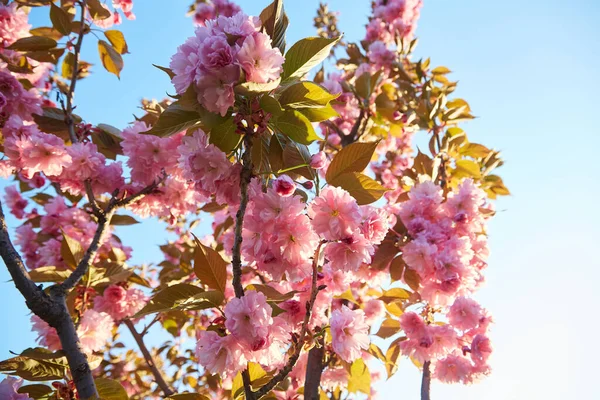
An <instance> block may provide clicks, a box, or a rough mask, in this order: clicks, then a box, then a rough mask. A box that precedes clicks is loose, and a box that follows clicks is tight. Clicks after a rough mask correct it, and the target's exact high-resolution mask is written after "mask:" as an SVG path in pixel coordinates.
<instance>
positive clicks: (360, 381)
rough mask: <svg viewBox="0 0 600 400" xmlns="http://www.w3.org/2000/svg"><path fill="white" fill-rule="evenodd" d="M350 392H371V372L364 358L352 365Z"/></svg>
mask: <svg viewBox="0 0 600 400" xmlns="http://www.w3.org/2000/svg"><path fill="white" fill-rule="evenodd" d="M348 392H350V393H356V392H363V393H366V394H368V395H370V394H371V373H370V372H369V368H368V367H367V365H366V364H365V362H364V361H363V359H362V358H359V359H358V360H355V361H354V362H353V363H352V365H351V366H350V377H349V378H348Z"/></svg>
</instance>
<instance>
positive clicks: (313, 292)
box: [254, 242, 325, 399]
mask: <svg viewBox="0 0 600 400" xmlns="http://www.w3.org/2000/svg"><path fill="white" fill-rule="evenodd" d="M324 243H325V242H321V243H319V246H318V247H317V250H316V251H315V255H314V257H313V262H312V281H311V289H310V298H309V300H308V301H307V302H306V313H305V314H304V321H302V328H301V329H300V337H299V339H298V342H297V343H296V348H295V349H294V353H293V354H292V355H290V357H289V358H288V361H287V363H286V365H285V366H284V367H283V368H282V369H281V370H279V372H278V373H277V375H275V376H274V377H273V378H271V380H270V381H269V382H267V383H266V384H265V385H264V386H263V387H261V388H260V389H259V390H257V391H256V392H254V394H255V395H256V399H260V398H261V397H262V396H264V395H266V394H268V393H269V392H270V391H271V390H273V388H274V387H275V386H277V384H278V383H279V382H281V381H283V380H284V379H285V378H286V377H287V376H288V374H289V373H290V372H292V369H293V368H294V365H296V362H297V361H298V358H300V353H301V352H302V347H304V341H305V339H306V333H307V332H308V324H309V322H310V316H311V313H312V309H313V306H314V304H315V300H316V299H317V295H318V294H319V288H318V287H317V281H318V273H319V271H318V267H319V257H320V254H321V246H323V244H324ZM311 351H312V350H311Z"/></svg>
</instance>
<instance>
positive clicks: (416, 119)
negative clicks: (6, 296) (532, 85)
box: [0, 0, 509, 400]
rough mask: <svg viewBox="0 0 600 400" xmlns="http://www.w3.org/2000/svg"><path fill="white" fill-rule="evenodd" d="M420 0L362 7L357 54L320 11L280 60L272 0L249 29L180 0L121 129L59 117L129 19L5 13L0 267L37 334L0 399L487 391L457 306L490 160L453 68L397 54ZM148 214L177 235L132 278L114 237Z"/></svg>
mask: <svg viewBox="0 0 600 400" xmlns="http://www.w3.org/2000/svg"><path fill="white" fill-rule="evenodd" d="M421 5H422V4H421V1H420V0H386V1H384V0H378V1H375V2H373V8H372V14H371V15H370V16H369V19H368V21H367V22H368V23H367V28H366V34H365V36H364V38H363V40H361V41H360V43H352V42H351V41H349V39H348V38H344V40H342V34H341V33H340V32H339V29H338V27H337V21H338V14H337V13H335V12H332V11H330V10H329V8H328V7H327V6H326V5H325V4H321V5H320V7H319V9H318V12H317V17H316V18H315V27H316V28H317V33H318V36H317V37H311V38H305V39H302V40H300V41H298V42H297V43H295V44H293V45H291V46H288V44H287V43H286V39H285V32H286V29H287V27H288V25H289V24H290V23H293V21H291V20H290V18H289V17H288V16H287V15H286V13H285V10H284V4H283V1H282V0H275V1H273V2H272V3H270V4H265V6H266V7H265V9H264V10H263V11H262V12H261V14H260V16H257V17H253V16H248V15H246V14H244V13H243V12H242V10H241V9H240V8H239V7H238V6H237V5H235V4H233V3H232V2H230V1H229V0H198V1H197V2H195V3H194V4H193V5H192V6H191V7H190V9H189V12H190V14H192V15H193V21H194V22H195V23H196V25H197V28H196V30H195V32H194V35H193V36H191V37H190V38H188V39H187V40H186V41H185V42H184V43H183V44H181V46H179V47H178V49H177V52H176V53H175V54H174V55H173V56H172V58H171V60H170V63H169V65H168V67H166V66H165V67H159V68H160V69H161V70H163V71H165V72H166V73H167V74H168V76H169V78H170V80H171V82H172V84H173V86H174V89H175V94H174V95H173V96H172V97H170V98H168V99H164V100H161V101H156V100H144V101H143V102H142V107H141V108H142V110H143V114H142V115H140V116H137V117H136V121H135V122H133V123H132V124H130V125H129V126H127V127H124V129H122V130H121V129H118V128H115V127H113V126H111V125H108V124H105V123H99V124H91V123H87V122H85V116H79V115H76V114H75V112H76V107H75V104H74V102H73V99H74V94H75V88H76V86H77V85H76V84H77V81H78V80H81V79H84V78H85V79H87V76H88V75H89V73H90V69H91V67H92V63H89V62H86V61H85V60H82V59H81V54H82V48H83V46H86V45H88V44H89V43H90V42H93V41H96V44H97V48H98V56H99V59H100V64H101V65H102V66H103V67H104V68H105V69H106V70H107V71H108V72H110V73H112V74H114V75H117V76H119V75H120V72H121V70H122V69H123V68H124V60H123V55H125V54H127V53H128V46H127V42H126V40H125V37H124V35H123V33H122V32H121V31H119V30H118V29H116V27H118V25H119V24H121V23H122V22H123V18H126V19H134V18H135V16H134V15H133V13H132V7H133V3H132V2H131V1H130V0H119V1H117V0H114V1H112V2H103V1H99V0H77V1H71V2H60V4H58V3H55V2H46V1H39V2H31V1H25V0H23V1H21V0H14V1H9V0H5V1H2V2H0V33H2V37H1V39H2V42H1V43H0V59H1V61H0V64H2V70H1V71H0V128H1V130H2V137H3V143H2V148H1V149H0V150H1V151H2V152H3V154H4V157H3V158H2V160H0V173H1V174H2V176H3V177H5V178H9V177H12V178H13V179H14V180H15V181H16V183H17V186H8V187H7V189H6V196H5V202H4V204H5V205H6V206H7V207H8V209H10V212H11V214H12V215H13V217H14V219H16V220H20V221H21V223H20V224H19V225H18V226H17V224H15V228H14V229H12V230H11V229H9V227H8V225H12V221H11V220H9V221H8V224H7V221H6V220H5V218H4V214H3V213H1V212H0V255H1V256H2V259H3V260H4V263H5V264H6V266H7V268H8V270H9V272H10V274H11V277H12V279H13V282H14V284H15V286H16V288H17V289H18V291H19V292H20V293H21V295H22V296H23V297H24V298H25V302H26V304H27V306H28V307H29V309H30V310H31V311H32V313H33V315H32V329H33V330H34V331H35V332H36V333H37V334H38V340H37V342H38V347H35V348H29V349H25V350H23V351H22V352H21V353H20V354H18V355H16V356H14V357H12V358H10V359H9V360H7V362H0V372H4V373H8V374H11V375H14V376H17V377H19V378H14V377H9V378H6V379H5V380H4V381H2V382H1V383H0V393H2V394H4V393H7V396H9V397H8V398H11V399H26V398H30V399H36V400H37V399H47V398H60V399H75V398H80V399H90V398H97V397H99V398H103V397H107V398H108V397H109V398H111V399H119V400H120V399H133V400H135V399H146V398H156V397H161V398H165V397H166V398H169V399H174V400H177V399H200V400H202V399H240V398H246V399H249V400H258V399H267V398H271V399H272V398H277V399H279V398H281V399H302V398H304V399H310V400H312V399H322V398H331V399H340V398H345V399H352V398H364V396H367V397H369V398H374V396H375V389H374V383H375V382H376V380H377V379H378V378H379V376H380V373H378V372H377V370H378V369H380V370H385V373H386V374H387V376H388V377H390V376H392V375H393V374H394V373H396V370H397V364H398V362H399V359H400V358H401V357H408V358H410V359H411V360H412V362H413V363H414V364H415V365H416V366H417V368H422V370H423V379H422V391H421V396H422V398H423V399H429V398H430V396H431V395H432V394H431V393H430V383H431V381H436V380H437V381H441V382H444V383H463V384H470V383H472V382H475V381H477V380H479V379H481V378H483V377H485V376H486V375H488V374H489V373H490V365H489V363H488V359H489V356H490V354H491V351H492V347H491V344H490V340H489V338H488V331H489V327H490V325H491V322H492V318H491V316H490V314H489V313H488V312H487V311H486V310H485V309H484V308H483V307H481V306H480V305H479V304H478V303H477V302H476V301H475V300H474V299H473V294H474V293H475V292H476V290H477V289H478V287H479V286H480V285H481V284H482V282H483V281H484V270H485V268H486V267H487V263H486V258H487V255H488V247H487V237H486V232H487V222H488V220H489V219H490V218H491V217H492V216H493V215H494V207H493V203H492V202H491V200H493V199H495V198H496V196H497V195H507V194H509V192H508V190H507V189H506V188H505V186H504V184H503V182H502V179H501V178H500V177H499V176H498V175H495V174H493V171H494V170H495V169H496V168H497V167H500V166H501V165H502V160H501V159H500V157H499V153H498V152H497V151H494V150H491V149H489V148H487V147H486V146H484V145H481V144H477V143H472V142H470V141H469V140H468V139H467V135H466V133H465V131H464V130H463V129H462V128H460V127H459V124H461V123H462V122H464V121H468V120H469V119H472V118H473V116H472V114H471V110H470V106H469V104H468V103H467V102H466V101H465V100H463V99H460V98H457V97H455V95H454V92H455V90H456V87H457V84H456V82H453V81H451V80H450V79H449V77H448V76H449V74H450V70H449V69H448V68H446V67H441V66H440V67H435V68H432V67H431V66H430V60H429V59H425V60H423V59H421V60H414V59H413V50H414V48H415V46H416V44H417V41H416V39H414V33H415V29H416V21H417V20H418V17H419V10H420V8H421ZM28 7H38V8H40V9H42V10H44V9H45V10H47V11H48V15H49V21H48V26H41V27H36V28H32V27H31V26H29V25H28V22H27V21H28V10H29V8H28ZM344 53H346V54H344ZM333 55H335V64H336V65H335V68H334V69H332V70H331V71H327V70H326V67H325V66H326V65H332V64H333V62H332V61H333V60H332V59H330V60H329V61H327V59H328V58H329V57H331V56H333ZM52 99H56V101H57V102H58V104H55V103H54V102H53V100H52ZM84 101H86V99H78V102H84ZM107 118H108V116H107ZM415 135H425V136H427V139H428V141H429V146H428V151H427V152H421V151H420V150H419V151H418V152H417V153H416V154H415V152H414V150H413V146H412V138H413V137H414V136H415ZM38 206H39V208H38ZM119 212H120V213H121V214H118V213H119ZM146 218H156V219H159V220H161V221H163V223H164V226H165V229H166V230H167V231H168V232H170V233H171V234H173V237H176V239H174V240H173V241H170V242H168V243H166V244H164V245H161V246H160V249H161V251H162V253H163V255H164V258H163V259H161V260H155V261H153V262H152V263H151V264H143V265H134V264H133V263H132V262H131V256H132V252H133V251H143V249H132V248H130V247H128V246H127V243H126V239H124V240H122V239H121V238H119V237H118V236H117V235H116V233H117V232H120V230H121V229H126V228H120V227H119V226H123V225H132V224H136V223H139V222H140V221H139V219H146ZM142 223H143V222H142ZM199 225H200V226H202V229H204V230H203V232H206V231H209V232H210V233H209V234H207V235H206V236H204V237H200V238H198V237H196V235H195V233H196V232H198V230H196V228H197V227H198V226H199ZM11 235H13V237H14V242H15V244H16V245H17V247H18V249H19V250H18V251H17V249H16V248H15V247H14V246H13V244H12V243H13V242H12V240H11V239H10V236H11ZM43 285H49V286H48V287H47V288H46V289H44V286H43ZM376 327H377V329H375V328H376ZM125 330H127V331H128V332H129V333H131V335H132V336H133V341H134V342H135V345H133V346H132V345H131V344H130V343H128V342H127V340H122V339H121V335H122V332H123V331H125ZM151 330H152V331H159V330H160V331H163V332H164V333H165V334H166V335H169V336H170V339H169V340H166V341H164V342H162V343H160V342H158V343H154V342H153V339H152V338H154V336H153V335H148V333H149V332H150V331H151ZM159 336H161V335H159ZM161 337H164V335H162V336H161ZM378 338H383V339H390V340H389V341H388V342H387V343H388V344H386V345H385V346H382V347H380V345H381V344H382V343H383V342H382V341H379V340H378ZM22 380H26V381H29V382H28V383H26V384H25V383H24V382H23V381H22ZM40 382H48V383H49V384H46V383H40ZM361 396H362V397H361Z"/></svg>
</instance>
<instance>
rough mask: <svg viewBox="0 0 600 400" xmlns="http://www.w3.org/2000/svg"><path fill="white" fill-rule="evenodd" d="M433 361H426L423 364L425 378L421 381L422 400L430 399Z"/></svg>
mask: <svg viewBox="0 0 600 400" xmlns="http://www.w3.org/2000/svg"><path fill="white" fill-rule="evenodd" d="M430 365H431V361H425V363H424V364H423V380H422V381H421V400H430V399H431V396H430V390H431V370H430V368H429V367H430Z"/></svg>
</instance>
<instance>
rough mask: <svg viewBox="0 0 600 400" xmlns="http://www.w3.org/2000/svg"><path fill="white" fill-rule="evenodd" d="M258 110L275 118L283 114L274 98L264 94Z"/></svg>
mask: <svg viewBox="0 0 600 400" xmlns="http://www.w3.org/2000/svg"><path fill="white" fill-rule="evenodd" d="M260 108H262V109H263V110H264V111H266V112H268V113H270V114H272V115H273V116H275V117H277V116H278V115H280V114H281V113H282V112H283V108H282V107H281V104H279V101H277V99H276V98H275V97H272V96H269V95H266V94H265V95H264V96H262V97H261V98H260Z"/></svg>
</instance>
